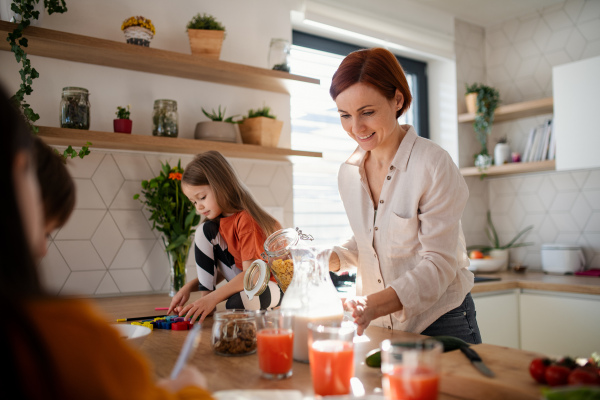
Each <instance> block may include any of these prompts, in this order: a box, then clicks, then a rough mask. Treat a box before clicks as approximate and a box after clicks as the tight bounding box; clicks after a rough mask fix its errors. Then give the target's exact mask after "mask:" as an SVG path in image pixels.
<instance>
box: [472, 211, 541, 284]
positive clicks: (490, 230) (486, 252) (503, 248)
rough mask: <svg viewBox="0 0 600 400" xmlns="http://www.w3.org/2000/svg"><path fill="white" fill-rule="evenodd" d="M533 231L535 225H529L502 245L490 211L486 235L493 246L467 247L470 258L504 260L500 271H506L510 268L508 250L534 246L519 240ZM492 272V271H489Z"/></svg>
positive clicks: (499, 268) (500, 265) (500, 264)
mask: <svg viewBox="0 0 600 400" xmlns="http://www.w3.org/2000/svg"><path fill="white" fill-rule="evenodd" d="M532 229H533V225H529V226H528V227H526V228H524V229H523V230H521V231H520V232H518V233H517V234H516V236H515V237H514V238H513V239H512V240H511V241H509V242H508V243H507V244H505V245H501V244H500V239H499V238H498V233H497V232H496V228H495V227H494V223H493V222H492V215H491V213H490V211H489V210H488V212H487V226H486V227H485V233H486V235H487V237H488V239H489V241H490V243H491V245H473V246H469V247H467V250H469V252H470V253H469V258H471V259H472V260H474V259H479V258H482V259H493V260H502V262H501V263H499V264H498V265H499V267H498V270H500V271H504V270H506V269H507V268H508V249H514V248H517V247H524V246H532V245H533V243H532V242H526V243H523V242H519V239H521V238H522V237H523V235H525V234H526V233H527V232H529V231H530V230H532ZM489 272H492V271H489Z"/></svg>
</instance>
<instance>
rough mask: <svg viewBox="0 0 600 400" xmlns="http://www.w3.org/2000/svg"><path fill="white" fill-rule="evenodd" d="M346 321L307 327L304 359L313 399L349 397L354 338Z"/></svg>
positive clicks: (353, 328)
mask: <svg viewBox="0 0 600 400" xmlns="http://www.w3.org/2000/svg"><path fill="white" fill-rule="evenodd" d="M355 334H356V324H355V323H353V322H350V321H343V322H330V323H325V324H320V323H316V322H311V323H309V324H308V357H309V362H310V372H311V375H312V381H313V389H314V392H315V395H320V396H332V395H345V394H350V379H351V378H352V377H353V376H354V343H353V341H354V336H355Z"/></svg>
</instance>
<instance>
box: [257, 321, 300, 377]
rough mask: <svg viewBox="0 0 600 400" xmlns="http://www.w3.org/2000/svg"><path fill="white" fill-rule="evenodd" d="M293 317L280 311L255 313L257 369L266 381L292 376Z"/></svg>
mask: <svg viewBox="0 0 600 400" xmlns="http://www.w3.org/2000/svg"><path fill="white" fill-rule="evenodd" d="M292 322H293V316H292V314H291V313H290V312H286V311H282V310H262V311H258V312H257V313H256V345H257V354H258V368H259V369H260V371H261V375H262V376H263V377H264V378H267V379H285V378H289V377H290V376H292V362H293V358H294V357H293V356H294V332H293V331H292Z"/></svg>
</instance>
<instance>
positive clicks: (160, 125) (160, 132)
mask: <svg viewBox="0 0 600 400" xmlns="http://www.w3.org/2000/svg"><path fill="white" fill-rule="evenodd" d="M178 120H179V116H178V114H177V102H176V101H175V100H168V99H159V100H154V111H153V112H152V135H153V136H167V137H177V134H178V133H179V125H178Z"/></svg>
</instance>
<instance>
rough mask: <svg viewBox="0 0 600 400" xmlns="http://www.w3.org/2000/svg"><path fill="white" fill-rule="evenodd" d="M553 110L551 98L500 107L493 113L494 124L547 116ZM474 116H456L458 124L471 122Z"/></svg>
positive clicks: (470, 114)
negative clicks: (542, 115)
mask: <svg viewBox="0 0 600 400" xmlns="http://www.w3.org/2000/svg"><path fill="white" fill-rule="evenodd" d="M553 110H554V100H553V99H552V97H548V98H546V99H539V100H532V101H525V102H523V103H514V104H507V105H505V106H500V107H498V108H497V109H496V112H495V113H494V122H501V121H510V120H513V119H518V118H525V117H532V116H535V115H540V114H549V113H552V112H553ZM474 120H475V114H472V113H466V114H459V115H458V122H473V121H474Z"/></svg>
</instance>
